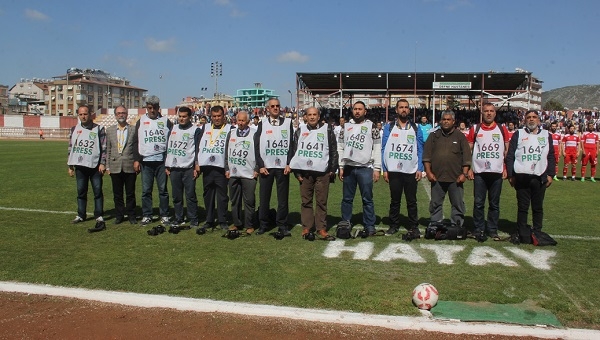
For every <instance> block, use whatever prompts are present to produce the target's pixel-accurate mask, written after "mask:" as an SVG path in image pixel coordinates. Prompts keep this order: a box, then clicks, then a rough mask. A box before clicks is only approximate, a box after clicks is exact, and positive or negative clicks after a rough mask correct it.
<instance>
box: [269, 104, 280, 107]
mask: <svg viewBox="0 0 600 340" xmlns="http://www.w3.org/2000/svg"><path fill="white" fill-rule="evenodd" d="M280 106H281V105H279V104H277V105H271V108H275V107H280Z"/></svg>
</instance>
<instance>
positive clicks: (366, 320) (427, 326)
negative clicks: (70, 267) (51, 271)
mask: <svg viewBox="0 0 600 340" xmlns="http://www.w3.org/2000/svg"><path fill="white" fill-rule="evenodd" d="M0 291H4V292H16V293H25V294H39V295H51V296H60V297H67V298H75V299H83V300H90V301H99V302H106V303H115V304H120V305H126V306H135V307H144V308H173V309H177V310H181V311H195V312H202V313H228V314H238V315H251V316H263V317H274V318H287V319H294V320H305V321H315V322H328V323H336V324H352V325H365V326H376V327H385V328H389V329H395V330H405V329H410V330H422V331H430V332H443V333H451V334H498V335H506V336H531V337H538V338H554V339H555V338H561V339H599V338H600V331H596V330H590V329H576V328H566V329H556V328H548V327H536V326H518V325H507V324H496V323H467V322H460V321H455V320H451V321H448V320H436V319H431V318H429V317H427V316H421V317H407V316H392V315H376V314H363V313H351V312H341V311H332V310H322V309H307V308H294V307H280V306H269V305H259V304H250V303H240V302H227V301H215V300H207V299H192V298H184V297H174V296H168V295H150V294H137V293H124V292H112V291H104V290H90V289H83V288H64V287H56V286H49V285H36V284H29V283H18V282H0Z"/></svg>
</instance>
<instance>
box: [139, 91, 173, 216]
mask: <svg viewBox="0 0 600 340" xmlns="http://www.w3.org/2000/svg"><path fill="white" fill-rule="evenodd" d="M146 110H147V113H146V115H144V116H142V117H141V118H140V119H139V120H138V121H137V123H136V124H135V130H134V133H135V135H134V138H133V143H134V144H133V159H134V160H135V161H134V162H133V168H134V170H135V171H136V172H138V173H139V172H140V171H141V173H142V215H143V217H142V225H147V224H149V223H151V222H152V187H153V186H154V179H156V186H157V187H158V199H159V214H160V217H161V223H169V222H170V219H169V192H168V191H167V174H166V172H165V157H166V153H167V138H168V136H169V134H170V132H171V129H172V128H173V123H171V121H170V120H168V119H167V117H163V116H161V114H160V101H159V99H158V97H157V96H149V97H148V99H147V100H146Z"/></svg>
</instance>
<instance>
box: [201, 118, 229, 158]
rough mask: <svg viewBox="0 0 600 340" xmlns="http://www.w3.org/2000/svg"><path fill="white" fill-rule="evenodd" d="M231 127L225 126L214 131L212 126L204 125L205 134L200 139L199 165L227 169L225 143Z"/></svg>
mask: <svg viewBox="0 0 600 340" xmlns="http://www.w3.org/2000/svg"><path fill="white" fill-rule="evenodd" d="M229 130H231V125H229V124H224V125H223V126H222V127H221V128H219V129H214V128H213V126H212V124H206V125H204V133H203V134H202V139H200V148H199V151H198V164H199V165H200V168H202V167H203V166H216V167H219V168H224V167H225V141H226V140H227V133H228V132H229Z"/></svg>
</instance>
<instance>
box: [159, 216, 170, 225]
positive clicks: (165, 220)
mask: <svg viewBox="0 0 600 340" xmlns="http://www.w3.org/2000/svg"><path fill="white" fill-rule="evenodd" d="M169 222H171V219H170V218H169V216H163V217H161V218H160V223H163V224H167V223H169Z"/></svg>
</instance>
